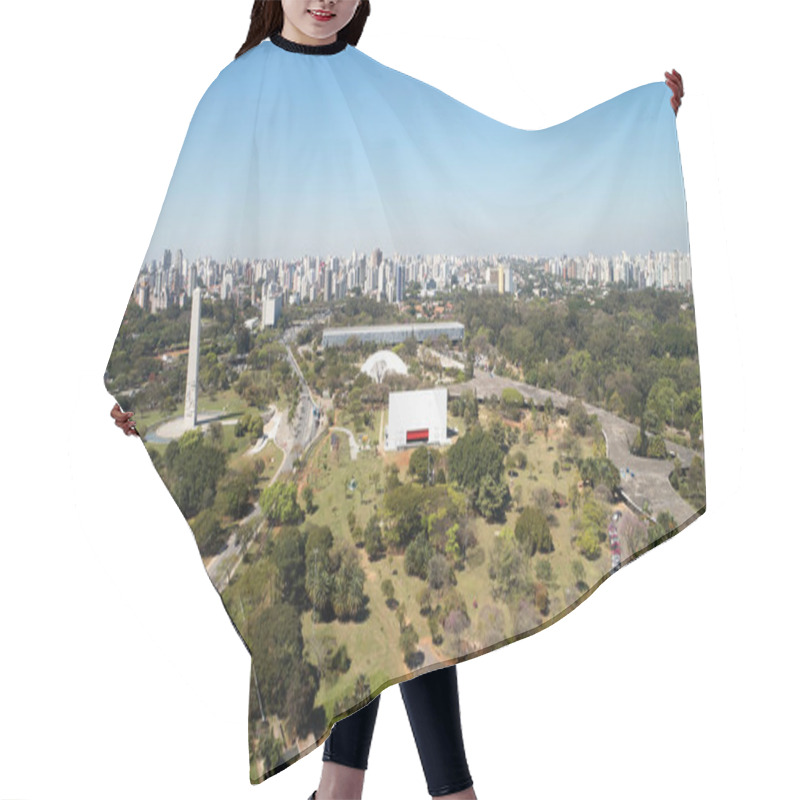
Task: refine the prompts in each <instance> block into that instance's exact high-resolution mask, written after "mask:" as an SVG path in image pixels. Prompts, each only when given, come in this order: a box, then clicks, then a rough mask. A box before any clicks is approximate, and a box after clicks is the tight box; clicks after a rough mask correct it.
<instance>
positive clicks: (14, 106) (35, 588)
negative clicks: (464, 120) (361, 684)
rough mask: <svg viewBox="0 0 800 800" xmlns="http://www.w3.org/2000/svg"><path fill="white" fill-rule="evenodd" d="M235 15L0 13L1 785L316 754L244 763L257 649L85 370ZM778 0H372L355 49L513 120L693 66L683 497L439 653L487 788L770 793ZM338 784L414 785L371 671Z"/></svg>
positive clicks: (790, 146) (791, 294)
mask: <svg viewBox="0 0 800 800" xmlns="http://www.w3.org/2000/svg"><path fill="white" fill-rule="evenodd" d="M250 7H251V3H250V0H228V1H227V2H225V3H220V2H210V1H209V0H171V2H169V3H163V2H157V1H156V0H139V2H135V3H109V2H102V3H101V2H96V1H93V0H75V2H71V3H70V2H55V0H42V1H40V2H36V3H25V4H21V3H14V4H6V5H4V6H3V11H2V26H0V27H1V28H2V48H0V58H2V66H3V69H2V76H3V93H2V101H0V102H2V109H3V114H2V125H1V126H0V136H1V137H2V147H1V148H0V153H2V158H3V164H2V196H3V200H2V203H3V207H2V224H3V235H2V245H3V246H2V250H0V257H1V258H2V275H3V303H2V315H0V324H2V344H3V361H4V369H3V385H4V389H3V392H2V393H1V394H2V416H0V420H1V421H2V433H3V436H2V445H3V449H2V458H3V462H4V468H5V470H6V471H5V476H4V479H3V483H2V487H3V506H2V508H3V516H2V522H1V523H0V525H2V534H0V535H1V536H2V539H1V540H0V799H2V800H12V799H21V798H24V799H26V800H28V799H29V798H51V797H59V798H60V800H71V798H78V797H80V798H81V800H91V799H92V798H104V800H105V798H108V797H109V796H112V797H115V798H134V797H136V798H140V797H154V798H162V797H163V798H167V797H170V798H172V797H192V798H196V799H197V800H205V799H206V798H215V799H216V798H222V797H224V798H226V800H236V798H252V797H263V798H275V800H284V798H285V800H290V799H292V800H305V798H307V797H308V795H309V794H310V793H311V791H312V789H314V788H315V787H316V786H317V782H318V779H319V773H320V768H321V766H320V764H321V756H322V748H321V747H320V748H318V749H317V750H316V751H314V752H313V753H311V754H310V755H308V756H306V757H304V758H303V759H301V760H300V761H299V762H298V763H296V764H294V765H293V766H291V767H290V768H289V769H287V770H285V771H284V772H282V773H280V774H279V775H277V776H275V777H273V778H270V779H269V780H268V781H266V782H265V783H262V784H259V785H257V786H251V785H250V782H249V767H248V751H247V701H248V686H249V668H250V664H249V657H248V655H247V652H246V650H245V649H244V647H243V646H242V644H241V642H240V641H239V638H238V636H237V635H236V632H235V631H234V629H233V627H232V626H231V623H230V622H229V620H228V617H227V615H226V613H225V611H224V608H223V606H222V604H221V602H220V599H219V597H218V595H217V594H216V592H215V590H214V588H213V586H212V584H211V582H210V581H209V579H208V577H207V575H206V573H205V571H204V570H203V567H202V562H201V561H200V557H199V555H198V553H197V548H196V545H195V543H194V540H193V537H192V535H191V531H190V529H189V528H188V526H187V525H186V523H185V521H184V519H183V517H182V515H181V514H180V511H179V510H178V508H177V506H176V505H175V503H174V501H173V500H172V498H171V497H170V495H169V493H168V492H167V490H166V488H165V487H164V485H163V483H162V482H161V480H160V478H159V477H158V475H157V473H156V471H155V470H154V469H153V468H152V466H151V465H150V462H149V459H148V457H147V454H146V452H145V449H144V448H143V447H142V446H141V444H140V443H139V442H136V441H134V440H133V439H132V438H127V437H125V436H124V435H123V434H122V433H121V432H120V431H119V430H118V429H117V428H116V427H115V426H114V425H113V422H112V420H111V418H110V417H109V410H110V408H111V405H112V404H113V400H112V398H111V397H110V396H109V395H108V394H107V393H106V391H105V388H104V385H103V381H102V376H103V371H104V369H105V366H106V363H107V359H108V356H109V353H110V351H111V348H112V346H113V342H114V337H115V335H116V332H117V329H118V327H119V323H120V320H121V318H122V313H123V311H124V308H125V304H126V302H127V299H128V294H129V292H130V288H131V285H132V283H133V281H134V278H135V276H136V273H137V271H138V269H139V265H140V263H141V260H142V257H143V254H144V252H145V250H146V248H147V245H148V243H149V240H150V235H151V233H152V231H153V228H154V227H155V223H156V220H157V218H158V214H159V211H160V209H161V204H162V202H163V199H164V195H165V193H166V189H167V185H168V183H169V179H170V177H171V174H172V170H173V168H174V166H175V161H176V159H177V156H178V152H179V150H180V147H181V144H182V142H183V137H184V135H185V133H186V129H187V127H188V124H189V120H190V118H191V115H192V113H193V111H194V108H195V106H196V104H197V102H198V100H199V99H200V97H201V95H202V93H203V92H204V91H205V89H206V88H207V86H208V85H209V84H210V83H211V81H212V80H213V79H214V78H215V77H216V76H217V74H218V73H219V71H220V70H221V69H222V68H223V67H224V66H226V65H227V64H228V63H229V62H230V61H231V60H233V56H234V54H235V52H236V50H237V49H238V48H239V46H240V45H241V43H242V42H243V41H244V38H245V35H246V32H247V28H248V24H249V12H250ZM790 7H791V6H790V4H788V3H777V2H769V1H766V2H760V3H747V4H745V3H737V2H725V3H721V2H719V3H718V2H705V3H698V2H696V0H695V2H692V3H690V2H688V1H687V0H673V2H670V3H662V4H656V3H643V2H641V0H636V2H621V0H606V2H602V3H600V2H594V3H587V2H583V1H582V0H563V2H559V3H543V2H536V3H531V2H520V1H519V0H492V1H491V2H476V1H475V0H458V1H457V2H431V0H374V2H373V13H372V16H371V18H370V20H369V22H368V24H367V28H366V31H365V34H364V36H363V37H362V40H361V42H360V44H359V46H360V47H361V49H362V50H364V52H366V53H367V54H369V55H370V56H372V57H373V58H376V59H377V60H379V61H381V62H382V63H385V64H387V65H389V66H392V67H394V68H396V69H400V70H402V71H404V72H407V73H408V74H411V75H413V76H415V77H418V78H421V79H423V80H425V81H426V82H428V83H431V84H433V85H434V86H437V87H439V88H441V89H442V90H444V91H446V92H448V93H450V94H452V95H453V96H455V97H457V98H458V99H459V100H461V101H463V102H465V103H468V104H469V105H471V106H473V107H474V108H477V109H479V110H480V111H483V112H484V113H487V114H490V115H491V116H493V117H495V118H496V119H499V120H502V121H504V122H506V123H508V124H512V125H515V126H517V127H523V128H528V129H538V128H543V127H547V126H550V125H553V124H557V123H559V122H562V121H564V120H566V119H569V118H571V117H573V116H575V115H576V114H579V113H581V112H582V111H584V110H586V109H588V108H590V107H592V106H594V105H597V104H598V103H601V102H604V101H605V100H608V99H610V98H612V97H614V96H616V95H618V94H620V93H622V92H624V91H627V90H628V89H631V88H634V87H636V86H640V85H642V84H645V83H650V82H652V81H658V80H663V77H664V75H663V73H664V71H665V70H667V69H671V68H672V67H675V68H677V69H678V70H679V71H680V72H681V73H682V74H683V77H684V79H685V88H686V96H685V98H684V104H683V106H682V108H681V110H680V113H679V115H678V135H679V140H680V148H681V155H682V159H683V169H684V178H685V187H686V195H687V205H688V215H689V235H690V244H691V253H692V263H693V271H694V293H695V299H696V306H697V324H698V338H699V347H700V364H701V380H702V393H703V410H704V419H705V438H706V448H707V450H706V470H707V490H708V512H707V513H706V515H705V516H703V517H701V518H700V520H698V521H697V522H695V523H693V524H692V525H691V526H690V527H689V528H688V529H686V530H685V531H683V532H682V533H680V534H678V536H677V537H675V538H674V539H672V540H670V541H669V542H667V543H665V544H663V545H661V546H660V547H658V548H656V549H655V550H653V551H651V552H650V553H647V554H645V555H644V556H643V557H642V558H640V559H639V560H637V561H635V562H633V563H632V564H630V565H628V566H627V567H626V568H624V569H623V570H621V571H620V572H618V573H616V574H615V575H614V576H613V577H612V579H611V580H609V581H607V582H605V583H604V584H603V585H602V586H601V587H600V588H599V589H598V590H597V591H596V592H595V593H594V594H593V595H592V596H591V597H590V598H589V599H588V600H587V601H586V602H585V603H583V604H582V605H581V606H580V607H579V608H578V609H577V610H575V611H573V612H572V613H571V614H569V615H568V616H567V617H566V618H564V619H563V620H561V621H560V622H558V623H557V624H556V625H553V626H552V627H550V628H548V629H547V630H545V631H543V632H541V633H539V634H536V635H534V636H532V637H530V638H528V639H526V640H524V641H522V642H517V643H515V644H513V645H512V646H507V647H505V648H502V649H501V650H499V651H497V652H495V653H492V654H488V655H485V656H483V657H480V658H477V659H475V660H472V661H469V662H465V663H463V664H461V665H459V667H458V676H459V686H460V697H461V707H462V723H463V729H464V737H465V741H466V746H467V754H468V758H469V763H470V767H471V770H472V774H473V778H474V780H475V789H476V791H477V793H478V796H479V797H480V798H481V800H494V798H512V797H539V798H548V799H549V800H554V799H558V800H562V799H569V798H580V797H586V796H591V797H593V798H606V797H608V798H611V797H613V798H615V799H616V800H623V799H627V798H631V799H633V798H636V800H641V798H643V797H645V798H648V800H659V799H660V798H665V799H666V798H670V800H672V798H676V797H680V798H683V799H684V800H690V799H692V798H709V797H725V798H726V800H734V799H735V798H752V797H759V798H769V799H770V800H774V799H775V798H783V797H790V796H796V795H795V794H794V792H795V791H796V787H797V777H796V775H795V774H794V773H793V771H792V766H791V764H792V762H793V760H794V759H793V756H795V755H796V749H797V744H798V742H797V734H796V719H797V712H798V704H797V689H796V686H797V679H796V675H797V668H798V664H797V658H796V655H795V653H794V651H793V647H792V645H794V644H796V640H797V603H796V599H795V598H796V591H795V587H796V581H797V568H796V565H797V555H798V552H797V551H798V548H797V517H796V509H795V498H796V494H797V490H796V488H795V487H796V480H795V479H794V476H793V475H792V473H791V467H792V465H793V464H796V461H797V446H798V441H797V435H796V430H797V420H796V407H797V387H796V384H794V383H793V378H794V377H795V376H794V372H795V370H796V366H795V364H796V360H797V353H796V342H795V338H796V333H797V329H798V328H797V317H798V307H797V302H798V299H797V298H798V281H797V272H798V269H799V268H800V265H798V255H797V253H798V249H797V247H796V241H795V239H794V238H790V233H791V231H792V228H793V226H796V222H797V210H798V209H797V202H796V199H795V198H796V192H797V188H796V187H797V177H798V176H797V156H796V142H795V141H794V137H796V135H797V130H796V124H795V118H796V105H797V101H796V95H795V92H794V91H791V89H793V87H790V78H791V79H794V73H793V72H792V73H790V71H789V70H790V62H789V51H790V48H792V47H793V45H794V44H795V41H794V39H795V37H794V35H793V33H792V32H793V30H794V28H793V27H792V25H793V23H791V17H790ZM792 82H794V81H793V80H792ZM320 143H321V145H323V146H324V125H322V126H321V127H320ZM364 797H365V798H366V799H367V800H369V798H375V799H376V800H377V798H383V799H384V800H397V799H398V798H425V797H427V792H426V788H425V782H424V778H423V774H422V769H421V767H420V763H419V759H418V756H417V753H416V749H415V745H414V742H413V738H412V734H411V730H410V728H409V725H408V721H407V718H406V715H405V709H404V707H403V704H402V699H401V696H400V692H399V688H397V687H390V688H389V689H387V690H385V691H384V692H383V694H382V700H381V708H380V713H379V716H378V722H377V727H376V731H375V739H374V743H373V748H372V754H371V757H370V766H369V771H368V773H367V777H366V785H365V792H364Z"/></svg>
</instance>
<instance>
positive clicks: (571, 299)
mask: <svg viewBox="0 0 800 800" xmlns="http://www.w3.org/2000/svg"><path fill="white" fill-rule="evenodd" d="M133 266H134V265H132V267H131V268H132V272H131V278H132V279H133V278H134V277H135V280H134V281H133V286H132V291H131V294H130V297H129V299H128V302H127V308H126V309H125V312H124V317H123V319H122V322H121V325H120V328H119V332H118V335H117V338H116V341H115V342H114V345H113V349H112V351H111V354H110V358H109V361H108V364H107V369H106V372H105V375H104V381H105V385H106V388H107V389H108V391H109V392H110V393H111V394H112V395H113V396H114V398H115V399H116V400H118V402H119V403H120V405H121V407H122V408H123V409H125V410H126V411H127V410H131V411H134V412H135V415H136V421H137V428H138V430H139V432H140V435H141V437H142V442H143V444H144V446H145V447H146V448H147V452H148V454H149V456H150V458H151V460H152V464H153V466H154V467H155V469H156V470H157V471H158V474H159V476H160V477H161V479H162V480H163V484H164V486H165V487H166V489H167V490H168V491H169V493H170V494H171V496H172V497H173V498H174V501H175V503H176V504H177V505H178V507H179V508H180V511H181V513H182V514H183V515H184V517H185V518H186V520H187V523H188V527H189V529H190V530H191V533H192V535H193V536H194V537H195V539H196V542H197V547H198V549H199V553H200V556H201V558H202V564H203V566H204V568H205V569H206V571H207V573H208V575H209V578H210V579H211V581H212V582H213V585H214V586H215V587H216V589H217V591H218V592H219V594H220V597H221V599H222V603H223V605H224V608H225V610H226V612H227V614H228V615H229V617H230V619H231V621H232V623H233V625H234V626H235V628H236V630H237V632H238V634H239V635H240V637H241V639H242V641H243V642H244V644H245V646H246V647H247V650H248V652H249V653H250V655H251V657H252V670H251V677H250V703H249V745H250V768H251V772H250V779H251V781H252V782H253V783H258V782H261V781H264V780H266V779H267V778H269V777H270V776H272V775H274V774H276V773H277V772H279V771H281V770H282V769H285V768H286V767H287V766H289V765H290V764H292V763H294V762H296V761H297V760H298V759H299V758H301V757H302V756H304V755H307V754H308V753H310V752H311V751H313V750H314V749H315V748H316V747H318V746H320V745H321V744H323V743H324V741H325V738H326V737H327V736H328V735H329V734H330V730H331V727H332V725H333V723H334V722H336V721H337V720H338V719H342V718H343V717H345V716H347V715H349V714H352V713H353V712H355V711H357V710H358V709H360V708H362V707H363V706H364V705H366V704H367V703H369V702H370V701H371V700H372V699H373V698H374V697H376V696H377V695H378V694H379V693H380V692H381V691H382V690H383V689H385V688H387V687H388V686H391V685H392V684H395V683H398V682H400V681H404V680H408V679H410V678H413V677H415V676H416V675H419V674H421V673H422V672H425V671H428V670H430V669H433V668H439V667H442V666H445V665H448V664H453V663H458V662H460V661H464V660H466V659H469V658H474V657H477V656H479V655H482V654H485V653H488V652H490V651H492V650H495V649H497V648H499V647H502V646H504V645H508V644H510V643H513V642H515V641H517V640H518V639H520V638H524V637H527V636H530V635H532V634H534V633H536V632H538V631H540V630H543V629H544V628H545V627H547V626H548V625H551V624H552V623H554V622H556V621H557V620H559V619H561V618H562V617H563V616H564V615H565V614H567V613H568V612H569V611H571V610H573V609H574V608H576V607H577V605H579V604H580V603H581V602H582V601H583V600H585V599H586V598H587V597H588V596H589V595H590V594H591V593H592V592H593V591H594V590H595V589H596V588H597V587H598V586H599V585H600V584H601V583H602V582H603V581H605V580H606V579H607V578H608V577H610V576H611V575H612V574H613V573H614V572H615V571H616V570H618V569H619V568H620V567H622V566H625V565H626V564H629V563H630V562H631V561H633V560H634V559H636V558H637V557H638V556H640V555H642V554H643V553H644V552H646V551H648V550H650V549H652V548H654V547H655V546H656V545H658V544H660V543H662V542H664V541H665V540H666V539H668V538H670V537H672V536H674V535H675V534H676V533H678V532H679V531H681V530H683V529H684V528H685V527H686V526H688V525H689V524H690V523H691V522H692V521H694V520H695V519H697V518H698V516H700V515H701V514H702V513H704V512H705V509H706V500H705V466H704V452H703V422H702V404H701V391H700V372H699V362H698V351H697V335H696V330H695V313H694V300H693V294H692V267H691V259H690V255H689V241H688V232H687V220H686V203H685V198H684V189H683V179H682V174H681V164H680V156H679V151H678V141H677V135H676V126H675V115H674V112H673V109H672V108H671V107H670V90H669V89H668V87H667V86H665V85H664V83H652V84H648V85H645V86H641V87H638V88H636V89H632V90H631V91H628V92H625V93H624V94H621V95H619V96H618V97H614V98H613V99H610V100H608V101H606V102H604V103H601V104H600V105H598V106H596V107H594V108H591V109H589V110H587V111H585V112H583V113H582V114H580V115H578V116H576V117H574V118H573V119H570V120H568V121H565V122H563V123H561V124H558V125H554V126H552V127H549V128H546V129H543V130H536V131H530V130H522V129H518V128H514V127H510V126H508V125H505V124H503V123H501V122H499V121H497V120H495V119H492V118H491V117H488V116H486V115H484V114H481V113H480V112H478V111H476V110H475V109H472V108H470V107H469V106H467V105H465V104H463V103H461V102H459V101H457V100H455V99H454V98H452V97H450V96H448V95H447V94H445V93H443V92H441V91H440V90H438V89H436V88H434V87H432V86H429V85H428V84H426V83H424V82H422V81H419V80H417V79H415V78H412V77H410V76H408V75H405V74H403V73H401V72H398V71H396V70H393V69H391V68H389V67H387V66H384V65H382V64H380V63H379V62H377V61H375V60H374V59H372V58H370V57H369V56H367V55H366V54H364V53H363V52H361V51H359V50H358V49H356V48H354V47H351V46H349V45H348V46H347V47H345V48H344V49H342V50H340V51H339V52H336V53H333V54H331V55H325V56H318V55H308V54H306V53H302V52H292V51H290V50H287V49H284V48H282V47H279V46H277V45H276V44H275V43H274V42H273V41H271V40H264V41H263V42H262V43H261V44H259V45H258V46H256V47H253V48H252V49H250V50H249V51H248V52H246V53H244V54H243V55H242V56H241V57H239V58H238V59H236V60H235V61H233V62H232V63H230V64H229V65H228V66H227V67H225V68H224V69H223V70H222V71H221V72H220V74H219V76H218V77H217V78H216V79H215V80H214V82H213V83H212V84H211V86H210V87H209V88H208V90H207V91H206V92H205V94H204V95H203V97H202V99H201V100H200V102H199V104H198V106H197V109H196V111H195V113H194V116H193V118H192V121H191V124H190V126H189V130H188V132H187V135H186V139H185V141H184V143H183V147H182V149H181V152H180V155H179V157H178V161H177V164H176V167H175V171H174V174H173V176H172V180H171V182H170V184H169V188H168V190H167V194H166V197H165V200H164V203H163V206H162V209H161V213H160V216H159V218H158V223H157V225H156V228H155V231H154V233H153V236H152V239H151V241H150V245H149V247H148V249H147V252H146V253H145V257H144V260H143V263H142V264H141V268H140V269H139V270H138V273H137V274H136V275H135V276H134V274H133ZM125 268H126V269H127V268H128V267H125ZM175 533H176V532H175V531H169V530H167V529H165V530H164V532H163V535H165V536H168V535H174V534H175Z"/></svg>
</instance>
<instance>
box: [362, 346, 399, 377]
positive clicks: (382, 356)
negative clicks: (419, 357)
mask: <svg viewBox="0 0 800 800" xmlns="http://www.w3.org/2000/svg"><path fill="white" fill-rule="evenodd" d="M361 371H362V372H363V373H364V374H365V375H369V377H370V378H372V380H373V381H375V383H383V376H384V375H386V374H387V373H389V372H394V373H396V374H397V375H408V367H407V366H406V365H405V363H404V362H403V359H402V358H400V356H398V355H397V353H394V352H392V351H391V350H378V352H377V353H373V354H372V355H371V356H370V357H369V358H368V359H367V360H366V361H365V362H364V363H363V365H362V366H361Z"/></svg>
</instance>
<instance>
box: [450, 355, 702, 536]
mask: <svg viewBox="0 0 800 800" xmlns="http://www.w3.org/2000/svg"><path fill="white" fill-rule="evenodd" d="M508 387H511V388H514V389H517V390H518V391H519V392H520V393H521V394H522V395H523V397H526V398H527V399H528V400H530V401H532V402H533V404H534V405H536V406H540V407H541V406H543V405H544V403H545V401H546V400H547V398H548V397H549V398H550V399H551V400H552V402H553V406H554V407H555V408H557V409H560V410H566V408H567V406H568V405H569V403H570V401H571V400H572V399H573V398H572V397H570V396H569V395H565V394H562V393H561V392H557V391H551V390H549V389H540V388H539V387H538V386H529V385H528V384H527V383H521V382H519V381H513V380H511V379H510V378H499V377H492V375H491V374H490V373H489V372H486V371H485V370H479V369H476V370H475V377H474V378H473V379H472V380H471V381H466V382H465V383H460V384H456V385H454V386H450V387H448V390H449V392H450V393H451V394H453V395H459V394H461V393H462V392H464V391H472V392H475V393H476V395H477V397H478V398H479V399H485V398H486V397H490V396H491V395H493V394H495V395H497V396H498V397H499V396H500V393H501V392H502V391H503V389H505V388H508ZM583 405H584V407H585V408H586V411H587V412H588V413H589V414H597V418H598V420H599V422H600V425H601V427H602V428H603V433H604V435H605V438H606V449H607V453H608V458H609V459H610V460H611V461H613V462H614V464H615V465H616V466H617V467H618V468H619V470H620V480H621V491H622V494H623V496H624V497H625V498H626V500H628V502H630V503H631V504H632V505H633V506H635V507H636V508H637V510H639V511H641V510H642V508H643V505H644V503H645V501H646V502H648V503H649V505H650V512H651V515H652V518H653V519H655V517H656V516H657V515H658V513H659V512H660V511H669V513H670V514H672V516H673V517H674V518H675V522H677V523H678V525H682V524H684V523H685V522H687V521H688V520H689V519H691V518H694V517H696V516H697V512H696V511H695V510H694V508H692V506H690V505H689V504H688V503H687V502H686V501H685V500H684V499H683V498H682V497H681V496H680V495H679V494H678V493H677V492H676V491H675V490H674V489H673V488H672V484H671V483H670V482H669V473H670V472H671V471H672V459H658V458H642V457H641V456H635V455H632V454H631V452H630V449H629V448H630V444H632V443H633V441H634V439H635V438H636V434H637V433H638V432H639V427H638V426H637V425H634V424H633V423H632V422H628V421H627V420H624V419H622V418H621V417H618V416H617V415H616V414H612V413H611V412H610V411H606V410H605V409H602V408H599V407H598V406H593V405H591V404H590V403H587V402H585V401H584V403H583ZM668 447H669V449H670V450H672V451H674V452H675V453H676V455H678V457H679V458H680V460H681V463H682V464H684V465H688V464H690V463H691V461H692V458H693V457H694V456H695V455H696V454H695V452H694V450H691V449H690V448H688V447H683V446H681V445H678V444H675V443H674V442H669V443H668Z"/></svg>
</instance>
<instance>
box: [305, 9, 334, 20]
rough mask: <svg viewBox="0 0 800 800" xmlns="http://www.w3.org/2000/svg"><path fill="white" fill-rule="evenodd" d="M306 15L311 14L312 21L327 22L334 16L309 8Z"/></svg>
mask: <svg viewBox="0 0 800 800" xmlns="http://www.w3.org/2000/svg"><path fill="white" fill-rule="evenodd" d="M308 13H309V14H311V16H312V17H314V19H319V20H328V19H330V18H331V17H335V16H336V14H332V13H331V12H330V11H319V10H317V9H315V8H310V9H309V10H308Z"/></svg>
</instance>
